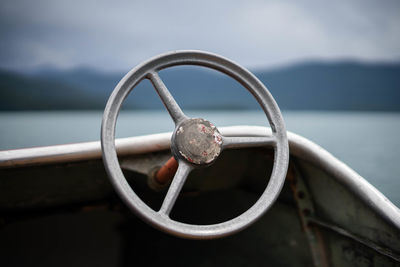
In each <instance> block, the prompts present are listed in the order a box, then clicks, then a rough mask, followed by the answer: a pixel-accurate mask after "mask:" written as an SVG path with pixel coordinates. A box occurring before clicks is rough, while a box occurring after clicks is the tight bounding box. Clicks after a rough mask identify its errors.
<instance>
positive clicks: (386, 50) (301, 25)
mask: <svg viewBox="0 0 400 267" xmlns="http://www.w3.org/2000/svg"><path fill="white" fill-rule="evenodd" d="M399 7H400V5H399V4H398V3H397V2H396V1H384V2H382V1H345V0H338V1H334V2H324V3H322V2H319V1H311V0H303V1H294V0H293V1H285V0H283V1H227V0H225V1H211V0H205V1H111V2H110V1H105V0H99V1H92V0H82V1H64V2H59V1H49V0H37V1H28V0H13V1H11V0H6V1H2V2H1V4H0V36H1V39H2V42H1V44H0V49H1V50H0V67H3V68H11V69H29V68H35V67H37V66H40V65H44V64H45V65H49V64H50V65H54V66H58V67H61V68H69V67H74V66H78V65H86V66H91V67H96V68H99V69H104V70H127V69H129V68H131V67H133V66H135V65H136V64H138V63H139V62H140V61H142V60H144V59H146V58H149V57H151V56H154V55H155V54H159V53H162V52H165V51H169V50H176V49H201V50H208V51H212V52H215V53H220V54H222V55H224V56H226V57H230V58H232V59H233V60H235V61H237V62H239V63H241V64H243V65H246V66H250V67H254V66H276V65H279V64H289V63H292V62H296V61H300V60H307V59H324V60H335V59H342V58H353V59H357V60H367V61H377V60H379V61H393V60H398V59H399V58H400V50H399V49H398V47H400V34H399V29H400V16H398V14H400V8H399Z"/></svg>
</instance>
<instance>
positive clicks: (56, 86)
mask: <svg viewBox="0 0 400 267" xmlns="http://www.w3.org/2000/svg"><path fill="white" fill-rule="evenodd" d="M253 73H254V74H255V75H256V76H257V77H258V78H259V79H260V80H261V81H262V82H263V83H264V84H265V85H266V86H267V88H268V89H269V90H270V91H271V93H272V95H273V96H274V97H275V99H276V101H277V102H278V105H279V106H280V107H281V108H282V109H290V110H375V111H400V64H363V63H356V62H336V63H321V62H309V63H303V64H297V65H294V66H289V67H285V68H280V69H274V70H261V69H258V70H255V71H253ZM123 76H124V74H123V73H105V72H99V71H96V70H93V69H90V68H77V69H72V70H57V69H54V68H46V69H41V70H38V71H36V72H32V73H29V74H27V73H25V74H22V73H11V72H7V71H0V110H57V109H58V110H60V109H103V108H104V106H105V104H106V101H107V99H108V97H109V95H110V94H111V92H112V90H113V89H114V87H115V86H116V84H117V83H118V82H119V80H120V79H121V78H122V77H123ZM160 76H161V78H162V79H163V81H164V83H165V84H166V85H167V87H168V88H169V89H170V91H171V93H172V95H173V96H174V97H175V98H176V100H177V102H178V103H179V104H180V105H181V106H182V107H183V108H186V109H254V108H257V107H258V105H257V102H256V101H255V99H254V98H253V97H252V96H251V95H250V93H248V92H247V90H245V89H244V88H242V87H241V86H240V84H238V83H237V82H235V81H234V80H233V79H231V78H229V77H226V76H225V75H222V74H219V73H217V72H215V71H211V70H208V69H203V68H198V67H175V68H171V69H167V70H164V71H161V72H160ZM123 108H127V109H161V108H163V106H162V103H161V102H160V99H159V97H158V96H157V94H156V92H155V90H154V89H153V88H152V86H151V84H150V83H149V81H147V80H144V81H142V82H141V84H140V85H139V86H137V87H136V88H135V89H134V90H133V91H132V92H131V94H130V96H129V97H128V98H127V99H126V101H125V103H124V106H123Z"/></svg>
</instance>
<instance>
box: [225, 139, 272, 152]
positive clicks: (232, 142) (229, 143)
mask: <svg viewBox="0 0 400 267" xmlns="http://www.w3.org/2000/svg"><path fill="white" fill-rule="evenodd" d="M271 145H272V146H276V139H275V137H273V136H257V137H256V136H223V137H222V149H229V148H246V147H261V146H271Z"/></svg>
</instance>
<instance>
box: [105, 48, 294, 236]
mask: <svg viewBox="0 0 400 267" xmlns="http://www.w3.org/2000/svg"><path fill="white" fill-rule="evenodd" d="M178 65H197V66H203V67H207V68H211V69H214V70H217V71H220V72H222V73H225V74H226V75H228V76H230V77H232V78H234V79H235V80H236V81H238V82H239V83H240V84H242V86H244V87H245V88H246V89H247V90H248V91H250V93H251V94H252V95H253V96H254V97H255V98H256V100H257V101H258V103H259V104H260V106H261V107H262V109H263V110H264V113H265V114H266V116H267V118H268V121H269V124H270V126H271V129H272V137H270V138H264V139H263V138H260V137H258V139H257V138H256V137H248V138H247V139H246V137H237V138H235V137H233V138H232V137H231V138H230V137H223V138H222V142H221V144H220V145H221V149H228V148H240V147H248V146H262V145H266V144H273V146H274V150H275V153H274V166H273V169H272V173H271V176H270V180H269V182H268V185H267V187H266V189H265V190H264V192H263V193H262V195H261V196H260V198H259V199H258V200H257V202H256V203H255V204H254V205H253V206H252V207H250V208H249V209H248V210H247V211H245V212H244V213H242V214H241V215H239V216H237V217H235V218H233V219H231V220H228V221H225V222H222V223H217V224H211V225H194V224H186V223H182V222H178V221H175V220H172V219H171V218H170V217H169V211H170V209H169V210H168V208H169V207H167V208H164V209H163V206H164V203H163V206H162V207H161V209H160V211H155V210H153V209H151V208H150V207H148V206H147V205H146V204H145V203H144V202H143V201H142V200H141V199H140V198H139V197H138V196H137V195H136V193H135V192H134V191H133V189H132V188H131V187H130V186H129V184H128V182H127V181H126V179H125V177H124V175H123V173H122V170H121V167H120V165H119V162H118V158H117V153H116V149H115V126H116V121H117V117H118V114H119V111H120V108H121V105H122V103H123V101H124V100H125V98H126V97H127V96H128V94H129V93H130V92H131V91H132V90H133V88H134V87H135V86H137V85H138V84H139V83H140V82H141V81H142V80H143V79H149V80H150V81H151V82H152V84H153V86H154V87H155V89H156V90H157V93H158V94H159V95H160V97H161V99H162V101H163V103H164V105H165V106H166V108H167V110H168V112H169V113H170V115H171V117H172V119H173V120H174V122H175V130H174V134H173V138H172V144H171V146H172V152H173V153H174V155H175V157H176V158H178V160H179V166H180V168H178V171H177V173H176V175H175V178H174V179H173V182H174V180H175V179H177V178H176V177H178V178H179V177H180V176H179V175H181V176H182V175H184V176H186V177H187V175H188V174H189V172H190V170H191V169H193V168H194V164H193V162H190V161H187V158H186V161H185V157H184V156H182V153H181V156H179V153H178V152H177V151H176V149H174V144H176V142H178V141H176V140H175V139H176V138H175V137H176V135H177V134H176V133H177V132H178V131H179V127H180V125H182V123H183V122H186V121H188V120H191V119H189V118H188V117H186V116H185V115H184V113H183V112H182V111H181V110H180V108H179V106H178V105H177V104H176V102H174V99H173V98H172V99H169V97H172V96H171V95H170V94H169V91H168V89H166V87H165V86H164V84H163V83H162V81H161V79H160V78H159V76H158V72H159V71H161V70H163V69H165V68H168V67H172V66H178ZM165 90H166V91H165ZM168 94H169V95H168ZM168 101H172V102H171V103H172V104H171V103H169V102H168ZM211 125H212V124H211ZM212 126H213V125H212ZM210 127H211V126H210ZM214 128H215V127H214ZM214 128H213V129H214ZM210 129H211V128H210ZM213 133H214V132H213ZM213 133H212V134H213ZM221 137H222V136H221ZM174 138H175V139H174ZM101 147H102V156H103V161H104V165H105V168H106V171H107V173H108V176H109V178H110V181H111V183H112V185H113V187H114V188H115V190H116V191H117V193H118V194H119V196H120V197H121V199H122V200H123V201H124V202H125V204H126V205H127V206H128V207H129V208H130V209H131V210H132V211H133V212H135V213H136V214H137V215H138V216H140V217H141V218H142V219H143V220H144V221H146V222H148V223H150V224H151V225H152V226H154V227H156V228H158V229H160V230H162V231H164V232H167V233H170V234H173V235H176V236H180V237H185V238H192V239H211V238H218V237H223V236H226V235H229V234H233V233H235V232H238V231H240V230H242V229H244V228H246V227H247V226H249V225H251V224H252V223H254V222H255V221H256V220H257V219H258V218H260V217H261V216H262V215H263V214H264V213H265V212H266V211H267V210H268V209H269V208H270V207H271V206H272V204H273V203H274V202H275V200H276V199H277V197H278V195H279V193H280V191H281V189H282V187H283V184H284V181H285V177H286V172H287V167H288V162H289V146H288V140H287V136H286V129H285V125H284V122H283V118H282V115H281V112H280V110H279V107H278V105H277V104H276V102H275V100H274V98H273V97H272V95H271V94H270V93H269V91H268V90H267V88H266V87H265V86H264V85H263V84H262V83H261V82H260V81H259V80H258V79H257V78H256V77H255V76H254V75H253V74H252V73H250V72H249V71H248V70H246V69H245V68H243V67H241V66H239V65H238V64H236V63H234V62H233V61H230V60H228V59H226V58H224V57H221V56H218V55H215V54H212V53H208V52H203V51H194V50H184V51H172V52H169V53H165V54H161V55H159V56H156V57H154V58H152V59H150V60H148V61H145V62H143V63H142V64H140V65H138V66H137V67H135V68H134V69H132V70H131V71H130V72H128V73H127V74H126V75H125V76H124V77H123V78H122V79H121V81H120V82H119V83H118V84H117V86H116V87H115V89H114V91H113V92H112V94H111V96H110V98H109V100H108V102H107V105H106V108H105V110H104V115H103V121H102V126H101ZM174 151H175V152H174ZM177 153H178V154H177ZM218 154H219V153H218ZM216 156H218V155H216ZM212 160H214V159H212ZM203 163H204V164H206V163H205V162H203ZM208 163H209V162H207V164H208ZM181 166H182V167H181ZM186 177H185V178H184V179H183V181H180V182H177V183H176V184H175V185H174V184H171V186H170V189H169V191H170V190H172V189H171V187H174V186H175V187H178V188H175V189H177V190H178V191H175V193H176V194H175V195H174V196H172V198H175V199H173V200H171V201H172V206H173V204H174V203H175V200H176V197H177V196H178V194H179V192H180V189H181V188H182V186H183V183H184V182H185V179H186ZM177 180H179V179H177ZM172 191H173V190H172ZM168 193H169V192H168ZM168 193H167V196H166V199H167V198H168V195H169V194H168ZM165 201H166V200H164V202H165ZM169 204H171V203H169ZM171 208H172V207H171ZM163 210H164V212H162V211H163ZM166 210H168V212H165V211H166Z"/></svg>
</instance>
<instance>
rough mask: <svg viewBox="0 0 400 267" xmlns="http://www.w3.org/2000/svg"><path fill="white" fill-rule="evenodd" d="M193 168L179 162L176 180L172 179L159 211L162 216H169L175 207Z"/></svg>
mask: <svg viewBox="0 0 400 267" xmlns="http://www.w3.org/2000/svg"><path fill="white" fill-rule="evenodd" d="M191 170H192V167H191V166H190V165H189V164H187V163H185V162H183V161H182V160H180V161H179V166H178V170H177V171H176V173H175V176H174V179H172V182H171V185H170V186H169V188H168V192H167V195H166V196H165V198H164V202H163V203H162V205H161V208H160V210H159V211H158V212H159V213H161V214H165V215H168V216H169V213H170V212H171V210H172V207H173V206H174V204H175V202H176V199H177V198H178V196H179V193H180V192H181V189H182V187H183V185H184V184H185V181H186V178H187V177H188V175H189V173H190V171H191Z"/></svg>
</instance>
